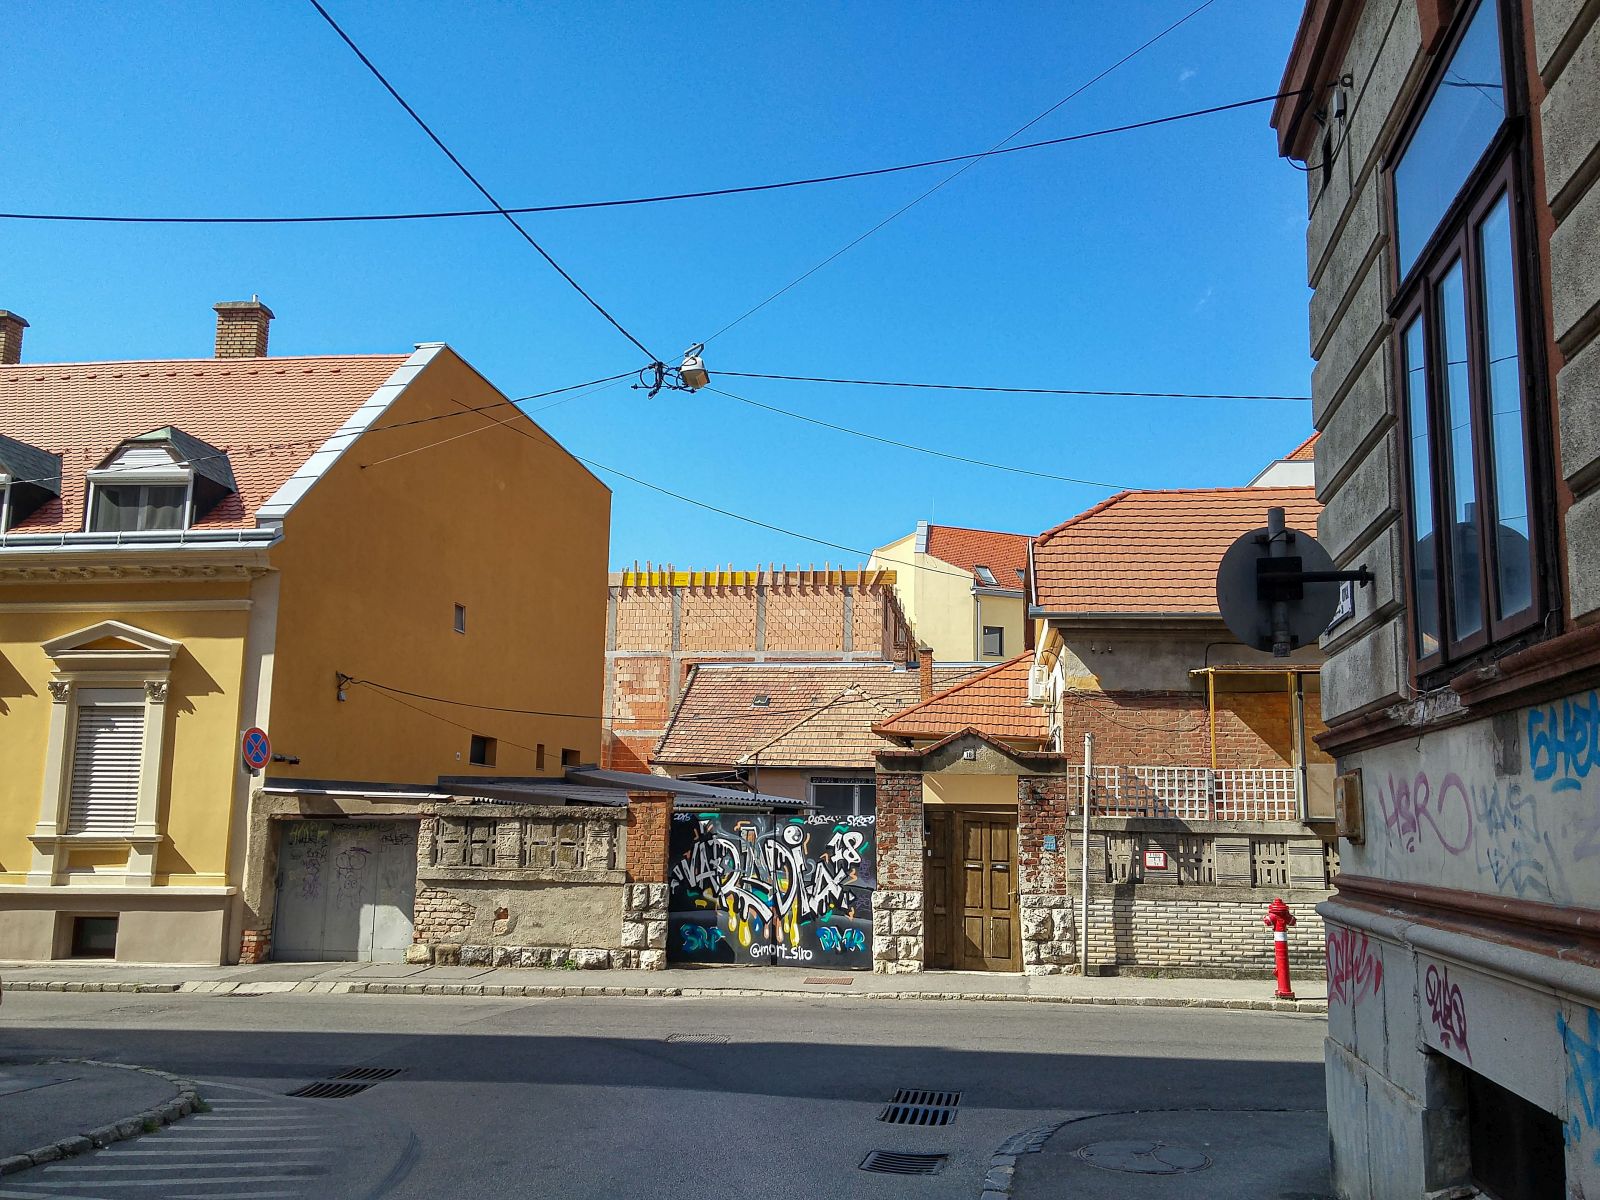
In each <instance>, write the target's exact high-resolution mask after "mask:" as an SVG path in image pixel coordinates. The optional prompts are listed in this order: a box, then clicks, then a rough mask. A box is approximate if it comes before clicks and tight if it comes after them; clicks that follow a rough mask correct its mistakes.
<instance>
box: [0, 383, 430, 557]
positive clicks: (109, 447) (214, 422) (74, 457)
mask: <svg viewBox="0 0 1600 1200" xmlns="http://www.w3.org/2000/svg"><path fill="white" fill-rule="evenodd" d="M407 357H408V355H404V354H362V355H338V356H333V355H329V356H319V357H304V358H299V357H297V358H287V357H286V358H228V359H213V358H202V359H179V360H169V361H153V362H106V363H54V364H35V363H27V364H22V365H18V366H5V367H0V433H4V434H5V435H7V436H8V437H13V438H16V439H17V440H19V441H22V442H26V443H28V444H29V445H32V446H36V447H38V448H40V449H42V450H49V451H51V452H53V453H57V454H60V455H61V456H62V459H61V476H62V479H61V486H62V495H61V498H60V499H59V500H52V501H50V502H49V503H47V504H46V505H44V506H43V507H42V508H40V509H39V510H38V511H37V512H35V513H33V514H32V515H31V516H29V517H28V518H27V519H26V520H25V521H22V522H19V523H18V525H17V526H16V532H18V533H33V532H51V533H54V532H71V531H75V530H78V529H81V528H82V527H83V518H84V494H85V492H86V490H87V483H86V479H85V472H87V471H89V470H92V469H93V468H95V467H98V466H99V465H100V464H101V462H102V461H103V460H104V459H105V458H106V457H107V456H108V455H109V454H110V453H111V452H112V451H113V450H115V449H116V448H117V446H119V445H120V444H121V443H122V442H124V441H126V440H127V439H128V438H132V437H137V436H138V435H139V434H142V433H148V432H150V431H151V430H153V429H159V428H161V427H162V426H165V425H175V426H177V427H178V428H179V429H181V430H183V432H185V433H187V434H190V435H192V436H194V437H197V438H199V439H200V440H201V441H204V442H209V443H210V444H211V445H213V446H215V447H217V448H218V449H220V450H224V451H228V452H229V454H228V460H229V464H230V465H231V466H232V468H233V474H234V479H235V482H236V483H237V486H238V492H237V494H236V495H233V496H229V497H227V498H226V499H224V500H222V501H221V502H219V503H218V504H217V505H216V506H215V507H214V508H213V509H212V510H211V511H210V512H208V513H206V514H204V515H203V516H202V517H201V519H200V520H199V521H197V522H195V528H197V529H238V528H249V527H251V526H253V525H254V524H255V519H254V518H255V512H256V510H257V509H258V508H259V507H261V505H262V504H264V503H265V502H266V501H267V500H268V499H270V498H271V496H272V494H273V493H274V492H276V491H277V490H278V488H279V487H281V486H282V485H283V484H284V483H285V482H286V481H287V480H288V478H289V477H290V476H291V475H293V474H294V472H295V470H296V469H297V468H298V467H300V465H301V464H302V463H304V462H305V461H306V460H307V459H308V458H310V457H311V455H312V454H313V453H315V451H316V450H317V449H318V448H319V447H320V446H321V445H322V443H323V442H324V441H326V440H327V439H328V438H329V437H330V436H331V435H332V434H333V433H334V432H335V431H337V430H338V429H339V427H340V426H341V425H343V424H344V423H345V421H346V420H348V419H349V418H350V416H351V414H353V413H354V412H355V411H356V410H357V409H358V408H360V407H361V406H362V405H363V404H364V403H366V402H367V400H368V399H370V398H371V396H372V394H373V393H374V392H375V391H377V390H378V388H379V387H381V386H382V385H383V383H384V382H385V381H386V380H387V379H388V378H389V376H390V375H392V374H393V373H394V371H395V369H396V368H397V367H399V366H400V365H401V364H402V363H404V362H405V361H406V359H407ZM262 447H272V449H270V450H262V449H261V448H262Z"/></svg>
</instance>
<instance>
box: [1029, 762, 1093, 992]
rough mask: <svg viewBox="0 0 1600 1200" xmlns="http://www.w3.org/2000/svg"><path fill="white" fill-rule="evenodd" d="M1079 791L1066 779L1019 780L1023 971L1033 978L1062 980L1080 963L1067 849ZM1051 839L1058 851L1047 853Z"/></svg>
mask: <svg viewBox="0 0 1600 1200" xmlns="http://www.w3.org/2000/svg"><path fill="white" fill-rule="evenodd" d="M1073 790H1074V789H1073V787H1072V784H1071V781H1069V780H1068V779H1066V778H1063V777H1062V776H1044V775H1037V776H1027V775H1024V776H1021V777H1019V778H1018V780H1017V891H1018V900H1017V905H1018V913H1019V916H1020V917H1021V920H1022V969H1023V970H1024V971H1025V972H1027V973H1028V974H1029V975H1059V974H1060V973H1061V972H1062V971H1063V970H1064V969H1065V968H1066V965H1067V964H1069V963H1075V962H1076V961H1077V949H1076V947H1077V936H1078V935H1077V924H1076V919H1075V917H1074V915H1073V914H1074V913H1075V911H1076V907H1075V905H1074V904H1073V900H1072V893H1071V889H1070V885H1069V877H1068V872H1067V867H1068V856H1067V854H1066V853H1064V848H1063V846H1062V842H1063V841H1065V839H1066V829H1067V814H1068V812H1070V811H1071V809H1072V807H1073V802H1074V800H1073V794H1072V793H1073ZM1051 837H1054V838H1055V839H1056V845H1055V848H1054V849H1049V848H1047V847H1048V846H1049V842H1048V841H1047V840H1046V839H1048V838H1051Z"/></svg>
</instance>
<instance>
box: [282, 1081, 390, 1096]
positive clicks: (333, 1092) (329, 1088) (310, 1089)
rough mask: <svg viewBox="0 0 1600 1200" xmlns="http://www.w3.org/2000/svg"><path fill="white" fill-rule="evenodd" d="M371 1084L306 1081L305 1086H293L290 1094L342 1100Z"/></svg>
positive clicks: (362, 1090) (364, 1089)
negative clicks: (293, 1088)
mask: <svg viewBox="0 0 1600 1200" xmlns="http://www.w3.org/2000/svg"><path fill="white" fill-rule="evenodd" d="M371 1086H372V1085H371V1084H370V1083H330V1082H328V1081H327V1080H320V1081H318V1082H317V1083H308V1084H306V1085H305V1087H302V1088H295V1090H294V1091H292V1092H290V1093H289V1095H291V1096H303V1097H305V1098H307V1099H309V1100H343V1099H345V1098H346V1097H347V1096H354V1095H355V1094H356V1093H357V1092H364V1091H366V1090H367V1089H368V1088H369V1087H371Z"/></svg>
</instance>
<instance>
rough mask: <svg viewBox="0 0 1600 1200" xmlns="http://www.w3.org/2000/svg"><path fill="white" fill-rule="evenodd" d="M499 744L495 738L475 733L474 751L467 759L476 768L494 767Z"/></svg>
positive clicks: (473, 740) (473, 737) (472, 750)
mask: <svg viewBox="0 0 1600 1200" xmlns="http://www.w3.org/2000/svg"><path fill="white" fill-rule="evenodd" d="M497 744H498V743H496V741H495V739H494V738H492V737H484V736H483V735H482V734H481V733H475V734H473V735H472V749H471V752H470V753H469V754H468V755H467V757H468V759H469V760H470V761H471V763H472V765H473V766H475V767H492V766H494V752H495V748H496V746H497Z"/></svg>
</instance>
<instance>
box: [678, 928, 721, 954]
mask: <svg viewBox="0 0 1600 1200" xmlns="http://www.w3.org/2000/svg"><path fill="white" fill-rule="evenodd" d="M678 934H679V936H680V937H681V938H682V939H683V948H684V949H685V950H687V951H688V952H689V953H690V954H702V953H704V952H706V951H708V950H715V949H716V948H717V943H719V942H721V941H722V940H723V938H724V937H726V936H727V935H725V934H724V933H723V932H722V930H721V929H719V928H718V927H717V926H715V925H689V924H684V925H680V926H678Z"/></svg>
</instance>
